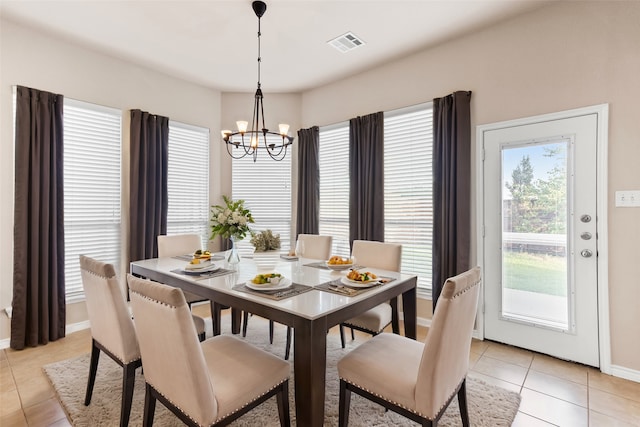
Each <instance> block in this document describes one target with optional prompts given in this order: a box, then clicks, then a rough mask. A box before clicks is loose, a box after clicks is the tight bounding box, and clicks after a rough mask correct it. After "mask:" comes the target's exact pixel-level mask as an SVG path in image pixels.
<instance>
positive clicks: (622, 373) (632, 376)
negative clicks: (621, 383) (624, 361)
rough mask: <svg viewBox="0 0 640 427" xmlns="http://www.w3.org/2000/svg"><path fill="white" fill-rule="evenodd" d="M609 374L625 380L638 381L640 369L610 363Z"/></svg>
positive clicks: (639, 381)
mask: <svg viewBox="0 0 640 427" xmlns="http://www.w3.org/2000/svg"><path fill="white" fill-rule="evenodd" d="M611 375H613V376H614V377H618V378H624V379H625V380H629V381H635V382H637V383H640V371H636V370H635V369H629V368H625V367H624V366H617V365H611Z"/></svg>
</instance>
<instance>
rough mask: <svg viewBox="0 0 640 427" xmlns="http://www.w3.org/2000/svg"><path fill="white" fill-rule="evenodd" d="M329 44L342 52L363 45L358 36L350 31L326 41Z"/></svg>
mask: <svg viewBox="0 0 640 427" xmlns="http://www.w3.org/2000/svg"><path fill="white" fill-rule="evenodd" d="M327 43H328V44H330V45H331V46H333V47H335V48H336V49H338V50H339V51H340V52H342V53H347V52H349V51H351V50H353V49H355V48H357V47H360V46H363V45H364V42H363V41H362V39H360V38H359V37H358V36H356V35H355V34H353V33H352V32H348V33H346V34H343V35H341V36H339V37H336V38H335V39H333V40H329V41H328V42H327Z"/></svg>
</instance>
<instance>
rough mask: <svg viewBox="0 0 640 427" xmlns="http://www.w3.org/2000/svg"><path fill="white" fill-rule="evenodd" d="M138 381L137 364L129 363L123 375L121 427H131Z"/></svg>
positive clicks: (125, 366)
mask: <svg viewBox="0 0 640 427" xmlns="http://www.w3.org/2000/svg"><path fill="white" fill-rule="evenodd" d="M135 380H136V364H135V363H127V364H126V365H124V370H123V373H122V404H121V405H120V427H127V426H128V425H129V415H130V414H131V402H132V401H133V385H134V383H135Z"/></svg>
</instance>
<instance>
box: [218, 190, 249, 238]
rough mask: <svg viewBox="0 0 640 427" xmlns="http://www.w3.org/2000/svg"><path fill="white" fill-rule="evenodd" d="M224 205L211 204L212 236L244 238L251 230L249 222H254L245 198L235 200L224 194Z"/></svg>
mask: <svg viewBox="0 0 640 427" xmlns="http://www.w3.org/2000/svg"><path fill="white" fill-rule="evenodd" d="M222 198H223V199H224V203H225V204H224V206H221V205H215V206H211V237H210V239H213V238H214V237H216V236H220V237H223V238H226V239H229V238H232V237H233V238H234V239H235V240H242V239H244V238H245V237H246V235H247V234H249V233H250V232H251V228H250V227H249V224H253V222H254V221H253V217H252V216H251V211H249V209H246V208H245V207H244V200H237V201H235V202H234V201H233V200H231V199H230V198H228V197H227V196H222Z"/></svg>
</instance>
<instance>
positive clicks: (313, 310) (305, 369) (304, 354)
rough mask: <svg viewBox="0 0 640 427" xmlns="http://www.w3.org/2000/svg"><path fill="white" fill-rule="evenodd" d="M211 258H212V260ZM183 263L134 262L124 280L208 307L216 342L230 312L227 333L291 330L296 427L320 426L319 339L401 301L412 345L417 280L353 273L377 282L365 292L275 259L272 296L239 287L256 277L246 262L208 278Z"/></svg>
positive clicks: (310, 263) (299, 263) (323, 269)
mask: <svg viewBox="0 0 640 427" xmlns="http://www.w3.org/2000/svg"><path fill="white" fill-rule="evenodd" d="M214 258H215V257H214ZM187 259H188V257H186V256H184V257H179V256H178V257H167V258H154V259H146V260H140V261H134V262H131V264H130V272H131V274H133V275H135V276H138V277H145V278H148V279H151V280H154V281H157V282H161V283H164V284H167V285H171V286H174V287H178V288H181V289H183V290H184V291H188V292H191V293H194V294H196V295H200V296H202V297H204V298H206V299H208V300H210V302H211V315H212V322H213V334H214V335H219V334H220V333H221V330H220V329H221V328H220V316H221V311H222V310H223V309H225V308H227V307H230V308H231V309H232V327H231V329H232V333H234V334H237V333H239V331H240V320H241V313H242V311H247V312H249V313H253V314H255V315H258V316H261V317H264V318H266V319H270V320H273V321H275V322H278V323H281V324H284V325H287V326H290V327H292V328H293V371H294V390H295V391H294V393H295V411H296V423H297V425H299V426H309V427H315V426H318V427H319V426H322V425H323V424H324V405H325V375H326V355H327V345H326V342H327V341H326V335H327V331H328V330H329V329H330V328H331V327H333V326H336V325H339V324H340V323H342V322H344V321H346V320H348V319H350V318H352V317H355V316H357V315H358V314H361V313H363V312H365V311H367V310H369V309H371V308H373V307H375V306H377V305H379V304H381V303H384V302H388V301H390V300H392V299H395V298H397V297H401V299H402V318H403V323H404V333H405V336H407V337H408V338H412V339H415V338H416V321H417V314H416V295H417V293H416V286H417V276H415V275H413V274H403V273H397V272H392V271H385V270H379V269H376V268H369V267H368V266H361V267H362V269H363V270H365V271H370V272H373V273H374V274H376V275H378V276H379V277H382V278H384V281H385V283H382V284H380V283H375V285H372V286H371V287H356V288H355V291H351V289H352V288H350V287H347V286H344V287H343V286H342V285H341V283H346V282H344V279H343V277H345V276H346V273H347V272H346V271H334V270H330V269H328V268H327V266H326V265H325V262H324V261H323V260H313V259H306V258H293V257H291V258H289V259H284V258H281V259H280V260H279V262H278V263H277V265H276V266H275V268H274V270H275V271H277V272H278V273H279V274H281V275H282V277H283V278H284V280H287V281H288V282H287V283H289V282H291V283H290V286H289V287H287V288H283V289H282V290H280V291H278V292H273V291H270V292H268V293H267V292H264V293H262V292H260V290H255V289H252V288H255V287H252V288H249V287H248V286H247V285H250V284H251V283H249V282H250V281H251V279H253V278H254V277H255V276H256V274H257V273H258V267H257V265H256V263H255V262H254V261H253V260H252V259H251V258H250V257H248V256H245V257H243V258H242V259H241V260H240V262H239V263H237V264H228V263H227V262H226V261H224V260H219V261H218V260H214V261H213V264H214V266H215V267H214V268H213V269H212V271H210V272H207V273H202V274H193V272H190V271H189V270H187V268H186V266H187V264H188V261H187Z"/></svg>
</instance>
